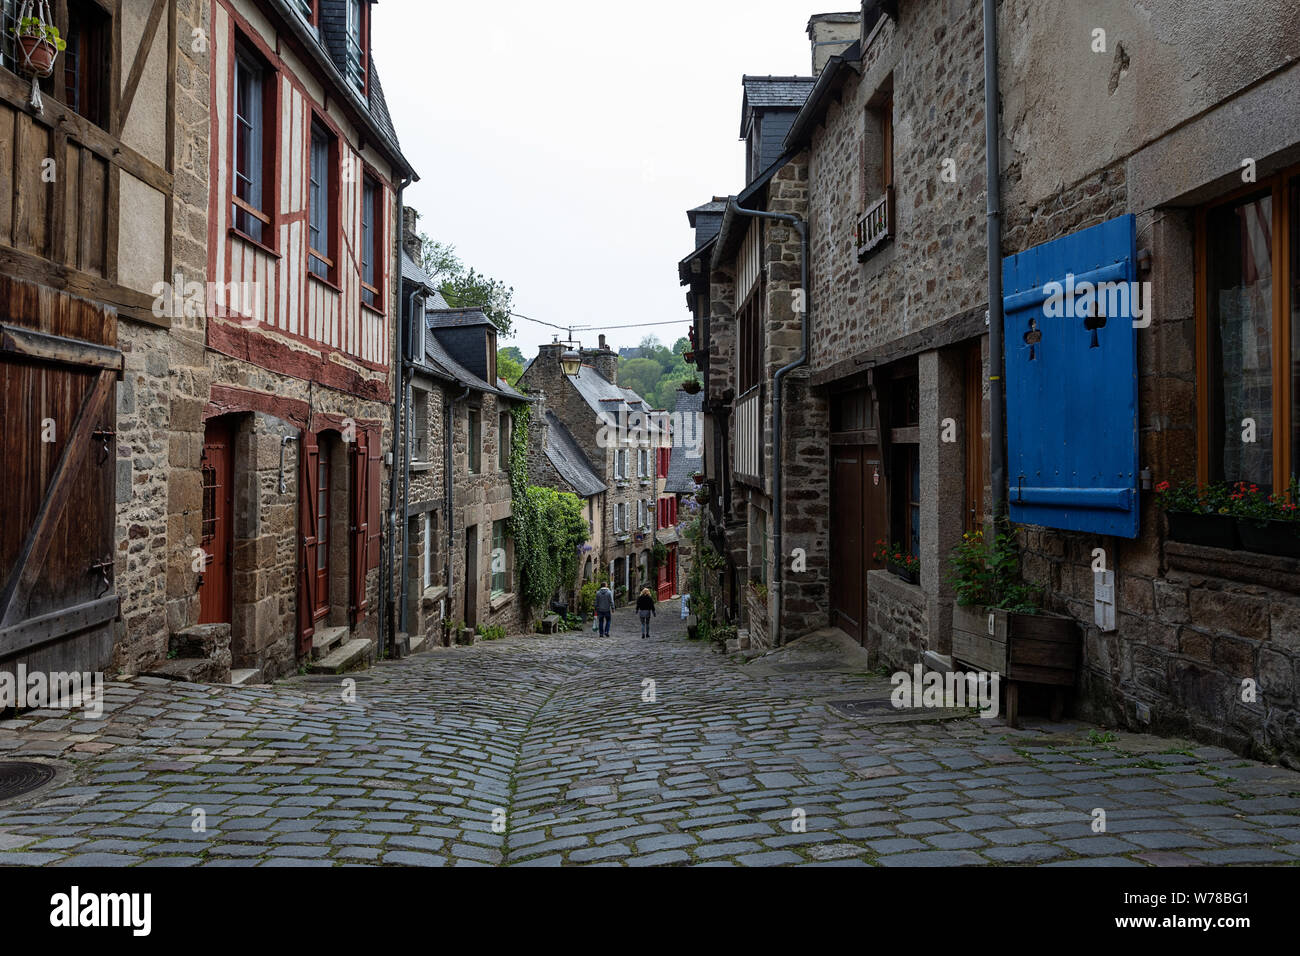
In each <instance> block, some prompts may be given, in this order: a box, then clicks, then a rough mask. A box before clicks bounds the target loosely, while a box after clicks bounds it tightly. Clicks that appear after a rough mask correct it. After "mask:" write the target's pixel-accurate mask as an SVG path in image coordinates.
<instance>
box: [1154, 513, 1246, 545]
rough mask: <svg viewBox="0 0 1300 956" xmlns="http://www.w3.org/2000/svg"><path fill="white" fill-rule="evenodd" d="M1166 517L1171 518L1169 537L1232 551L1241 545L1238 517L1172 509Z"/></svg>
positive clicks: (1186, 542)
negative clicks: (1238, 533) (1238, 534)
mask: <svg viewBox="0 0 1300 956" xmlns="http://www.w3.org/2000/svg"><path fill="white" fill-rule="evenodd" d="M1165 517H1166V518H1168V519H1169V537H1170V538H1172V539H1173V540H1175V541H1181V542H1183V543H1184V544H1198V545H1201V546H1202V547H1206V548H1225V549H1227V550H1230V551H1231V550H1236V549H1237V548H1239V547H1240V542H1239V539H1238V537H1237V519H1236V518H1233V517H1231V516H1230V515H1214V514H1197V513H1196V512H1191V511H1170V512H1166V514H1165Z"/></svg>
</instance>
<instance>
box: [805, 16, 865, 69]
mask: <svg viewBox="0 0 1300 956" xmlns="http://www.w3.org/2000/svg"><path fill="white" fill-rule="evenodd" d="M861 35H862V12H861V11H860V10H859V11H854V12H853V13H818V14H816V15H815V16H814V17H813V18H812V19H811V20H809V21H808V38H809V40H811V41H812V75H813V76H821V72H822V70H824V69H826V64H827V63H828V62H830V58H831V57H833V56H837V55H838V54H840V53H843V52H844V51H845V50H847V49H848V48H849V47H851V46H852V45H853V44H854V43H855V42H857V41H858V40H859V39H860V38H861Z"/></svg>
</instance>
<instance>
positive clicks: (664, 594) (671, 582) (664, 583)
mask: <svg viewBox="0 0 1300 956" xmlns="http://www.w3.org/2000/svg"><path fill="white" fill-rule="evenodd" d="M657 584H658V586H659V600H661V601H667V600H668V599H669V598H670V597H672V596H673V595H674V594H676V593H677V545H675V544H670V545H669V546H668V554H667V555H666V556H665V557H664V561H663V564H661V565H659V580H658V582H657Z"/></svg>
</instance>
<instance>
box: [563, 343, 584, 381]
mask: <svg viewBox="0 0 1300 956" xmlns="http://www.w3.org/2000/svg"><path fill="white" fill-rule="evenodd" d="M581 368H582V356H581V355H579V354H578V353H577V351H576V350H575V349H572V348H570V349H566V350H565V351H564V352H562V353H561V354H560V370H561V371H562V372H564V374H565V375H577V374H578V370H579V369H581Z"/></svg>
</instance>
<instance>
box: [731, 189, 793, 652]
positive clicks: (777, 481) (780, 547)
mask: <svg viewBox="0 0 1300 956" xmlns="http://www.w3.org/2000/svg"><path fill="white" fill-rule="evenodd" d="M730 209H731V211H732V212H733V213H735V214H736V215H738V216H750V217H752V218H755V219H774V220H777V221H779V222H787V223H790V224H791V225H792V226H794V227H795V229H797V230H798V232H799V242H800V245H801V247H802V252H801V254H800V258H801V260H802V261H801V262H800V264H799V273H800V279H799V281H800V288H801V289H803V292H804V314H803V322H802V323H801V324H800V329H799V354H798V355H797V356H795V358H794V361H792V362H789V363H787V364H785V365H783V366H781V367H780V368H779V369H777V370H776V372H774V373H773V375H772V528H773V533H772V547H773V552H774V554H775V556H776V561H775V562H774V563H773V567H772V578H773V583H774V584H775V585H776V639H775V641H773V643H774V644H775V646H777V647H780V646H781V645H782V644H784V643H785V635H784V634H783V632H782V628H781V608H782V607H783V605H784V603H785V598H784V595H783V594H782V593H781V591H782V588H781V582H782V579H783V578H784V574H783V573H782V572H783V571H784V570H785V551H784V543H783V542H784V538H785V535H784V534H782V532H781V517H782V514H781V513H782V511H783V509H782V507H781V486H782V481H781V404H782V403H781V386H782V385H783V384H784V383H785V377H786V376H787V375H788V374H790V373H791V372H793V371H794V370H795V369H797V368H799V367H801V366H803V365H806V364H808V329H809V325H810V324H811V320H812V290H811V289H809V288H808V252H809V250H808V223H807V222H805V221H804V219H803V218H802V217H800V216H795V215H793V214H790V213H782V212H766V211H764V210H761V209H745V208H743V207H742V206H741V205H740V204H739V203H737V202H736V200H734V199H732V200H731V201H730ZM763 332H764V335H766V334H767V330H766V329H764V330H763Z"/></svg>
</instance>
